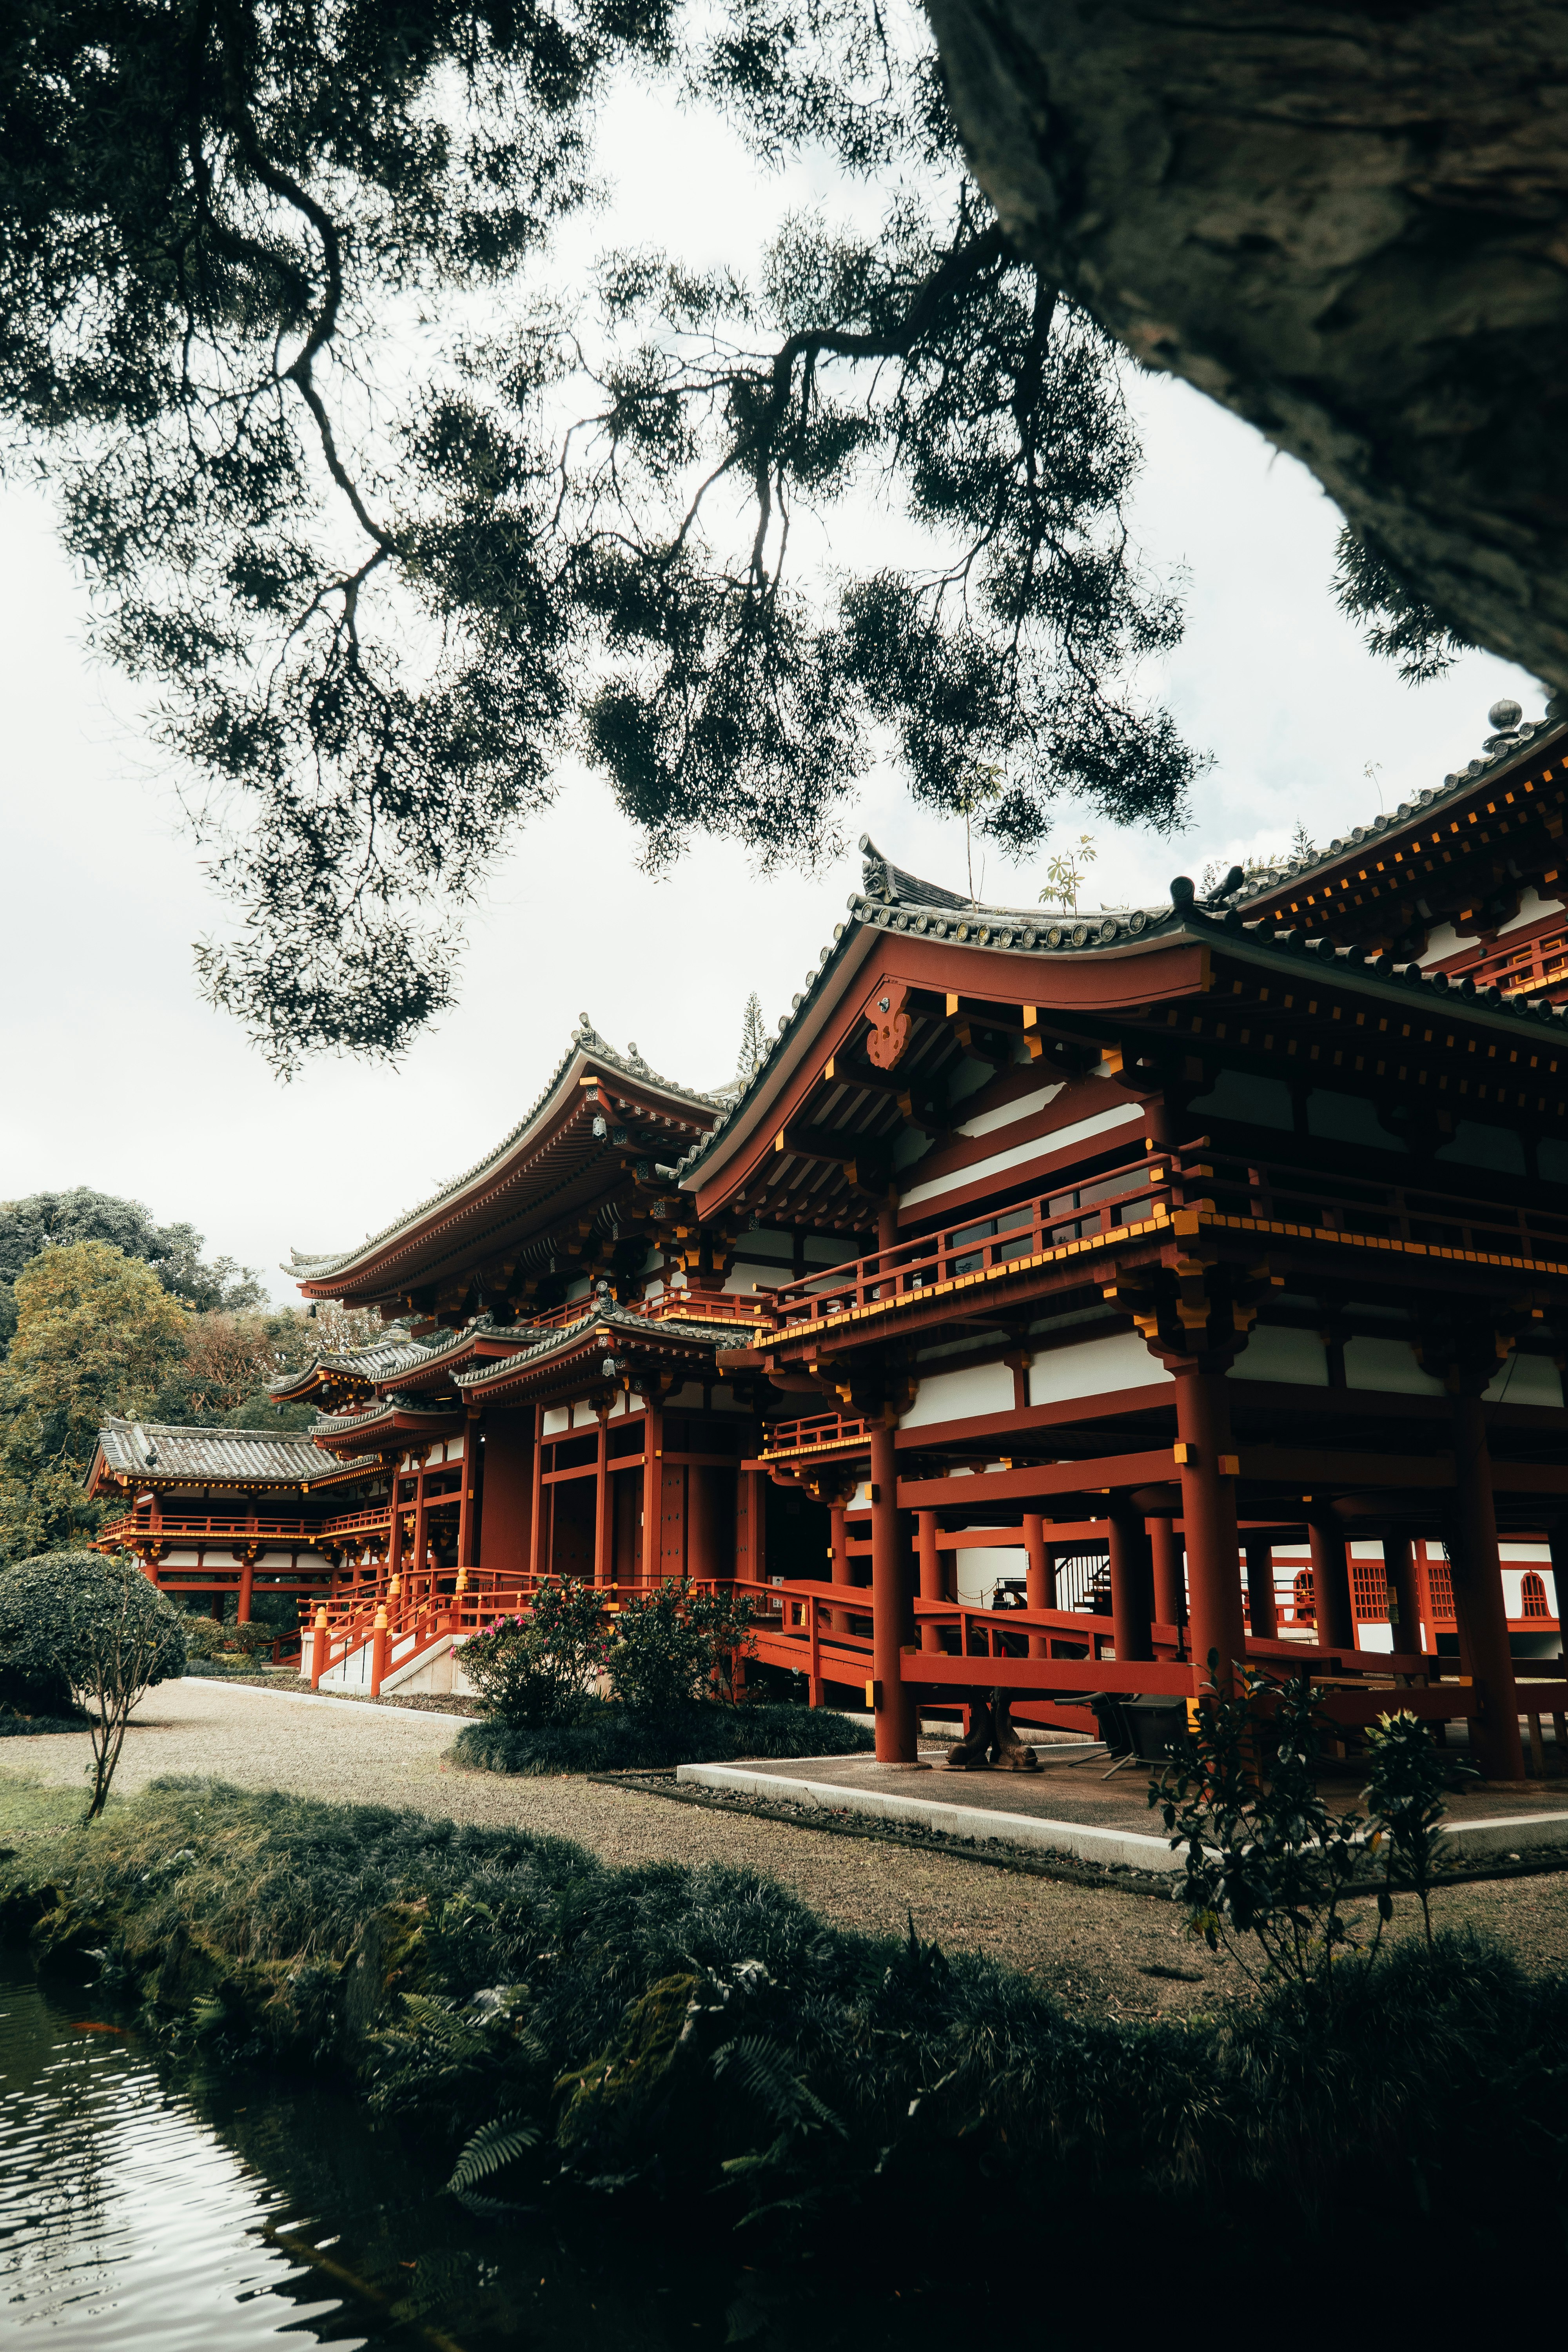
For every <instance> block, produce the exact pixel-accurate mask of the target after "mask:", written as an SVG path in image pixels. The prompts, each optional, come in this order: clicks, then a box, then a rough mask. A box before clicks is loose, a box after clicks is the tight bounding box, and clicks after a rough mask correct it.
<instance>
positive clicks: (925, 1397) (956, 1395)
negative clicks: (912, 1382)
mask: <svg viewBox="0 0 1568 2352" xmlns="http://www.w3.org/2000/svg"><path fill="white" fill-rule="evenodd" d="M920 1383H921V1384H920V1388H919V1390H918V1391H917V1393H916V1396H915V1401H914V1402H913V1404H912V1405H911V1406H910V1410H909V1411H908V1412H906V1413H905V1414H904V1416H903V1419H902V1422H901V1423H900V1427H901V1428H904V1429H927V1428H929V1427H930V1426H931V1423H933V1422H937V1421H967V1420H969V1419H970V1418H971V1417H972V1416H973V1415H974V1414H977V1413H986V1414H990V1413H996V1412H1012V1410H1013V1375H1012V1373H1011V1372H1010V1371H1009V1370H1008V1369H1007V1367H1006V1365H1005V1364H970V1365H968V1366H967V1367H966V1368H965V1369H964V1370H963V1371H958V1372H932V1373H931V1374H929V1375H928V1374H925V1373H922V1374H921V1376H920Z"/></svg>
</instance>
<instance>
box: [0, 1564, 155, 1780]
mask: <svg viewBox="0 0 1568 2352" xmlns="http://www.w3.org/2000/svg"><path fill="white" fill-rule="evenodd" d="M184 1664H185V1643H184V1633H183V1631H182V1628H181V1619H180V1612H179V1611H178V1610H177V1609H175V1608H174V1606H173V1605H172V1603H171V1602H170V1601H167V1600H166V1599H165V1598H164V1596H163V1593H161V1592H160V1591H159V1590H158V1588H157V1586H156V1585H155V1584H153V1582H152V1581H151V1580H149V1579H148V1578H147V1577H146V1576H144V1575H143V1574H142V1570H141V1569H140V1568H139V1567H138V1565H137V1563H136V1562H135V1561H134V1560H132V1559H127V1558H126V1557H125V1556H124V1555H123V1554H120V1555H117V1556H116V1557H114V1558H112V1559H104V1558H103V1556H102V1555H101V1554H100V1553H99V1552H95V1551H54V1552H41V1553H39V1554H38V1556H37V1559H25V1560H22V1561H19V1562H18V1563H17V1565H16V1567H14V1568H8V1569H6V1570H5V1572H4V1573H3V1574H0V1665H4V1666H5V1667H8V1668H10V1669H12V1670H13V1671H15V1672H16V1673H17V1674H19V1675H23V1676H25V1677H26V1678H27V1679H28V1680H30V1681H37V1679H39V1678H40V1677H42V1676H45V1675H50V1674H58V1675H61V1676H63V1677H64V1680H65V1682H66V1683H67V1685H68V1688H69V1690H70V1692H71V1695H72V1696H73V1697H74V1698H75V1699H76V1700H77V1701H78V1702H79V1703H81V1702H89V1703H90V1705H91V1706H92V1708H93V1710H94V1712H93V1714H92V1716H91V1718H90V1722H89V1728H90V1730H91V1734H92V1753H91V1760H90V1762H89V1766H88V1771H89V1778H90V1780H91V1781H92V1797H91V1801H90V1803H89V1807H88V1818H89V1821H90V1820H92V1819H94V1818H95V1817H96V1816H97V1815H98V1814H99V1813H100V1812H101V1811H103V1805H104V1800H105V1798H106V1797H107V1796H108V1794H109V1785H110V1781H111V1780H113V1778H114V1768H115V1766H116V1765H117V1764H118V1762H119V1761H120V1750H121V1746H122V1744H123V1742H124V1738H125V1725H126V1720H127V1718H128V1717H129V1716H130V1713H131V1710H132V1707H133V1706H135V1704H136V1702H137V1700H138V1699H139V1698H140V1697H141V1696H142V1692H143V1691H145V1690H147V1689H149V1688H150V1687H151V1686H152V1685H153V1684H154V1683H161V1682H163V1681H164V1680H165V1679H167V1678H168V1677H170V1676H172V1675H181V1674H183V1673H184Z"/></svg>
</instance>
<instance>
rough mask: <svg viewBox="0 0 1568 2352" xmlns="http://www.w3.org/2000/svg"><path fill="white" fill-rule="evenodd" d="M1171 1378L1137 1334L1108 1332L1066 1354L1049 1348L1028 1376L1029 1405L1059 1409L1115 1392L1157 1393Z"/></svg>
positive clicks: (1066, 1351)
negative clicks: (1057, 1406) (1076, 1399)
mask: <svg viewBox="0 0 1568 2352" xmlns="http://www.w3.org/2000/svg"><path fill="white" fill-rule="evenodd" d="M1173 1378H1174V1375H1173V1373H1171V1372H1168V1371H1167V1370H1165V1367H1164V1365H1163V1364H1162V1363H1161V1362H1160V1360H1159V1359H1158V1358H1157V1357H1154V1356H1152V1355H1151V1354H1150V1353H1149V1350H1148V1349H1147V1348H1146V1347H1145V1346H1144V1344H1143V1341H1142V1339H1141V1337H1140V1336H1139V1334H1138V1333H1137V1332H1136V1331H1108V1332H1107V1333H1106V1334H1105V1336H1104V1338H1103V1339H1080V1340H1079V1341H1078V1343H1077V1344H1076V1346H1073V1347H1070V1348H1049V1349H1047V1350H1046V1351H1045V1353H1044V1354H1042V1355H1038V1356H1037V1357H1036V1358H1035V1360H1034V1363H1033V1365H1032V1366H1031V1368H1030V1371H1029V1402H1030V1403H1031V1404H1058V1403H1065V1402H1068V1401H1070V1400H1071V1399H1072V1398H1073V1397H1086V1396H1108V1395H1109V1394H1110V1391H1112V1390H1114V1389H1144V1388H1161V1387H1163V1386H1164V1385H1165V1384H1166V1383H1167V1382H1168V1381H1171V1380H1173Z"/></svg>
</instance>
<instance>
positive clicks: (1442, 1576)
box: [1426, 1552, 1454, 1625]
mask: <svg viewBox="0 0 1568 2352" xmlns="http://www.w3.org/2000/svg"><path fill="white" fill-rule="evenodd" d="M1426 1589H1427V1591H1429V1592H1430V1593H1431V1595H1432V1614H1433V1616H1434V1617H1435V1618H1436V1619H1437V1621H1438V1622H1439V1623H1443V1622H1447V1623H1448V1624H1450V1625H1451V1624H1452V1623H1453V1622H1454V1580H1453V1578H1452V1577H1451V1576H1450V1575H1449V1573H1448V1563H1447V1560H1446V1559H1437V1558H1436V1556H1435V1555H1434V1554H1433V1553H1431V1552H1428V1553H1427V1555H1426Z"/></svg>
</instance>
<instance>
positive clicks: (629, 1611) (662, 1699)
mask: <svg viewBox="0 0 1568 2352" xmlns="http://www.w3.org/2000/svg"><path fill="white" fill-rule="evenodd" d="M751 1622H752V1601H751V1600H750V1598H749V1596H748V1595H746V1594H744V1593H740V1592H737V1591H735V1590H734V1589H733V1587H732V1586H721V1587H720V1588H719V1589H718V1590H716V1591H706V1590H696V1591H694V1590H693V1588H692V1587H691V1586H690V1585H689V1584H688V1583H684V1582H683V1583H680V1584H661V1585H660V1586H659V1588H658V1591H656V1592H649V1593H647V1594H645V1595H643V1596H642V1597H640V1598H639V1599H637V1600H636V1601H627V1603H626V1607H625V1608H624V1609H623V1610H622V1611H621V1612H620V1615H619V1616H618V1617H617V1619H616V1645H615V1647H614V1649H613V1650H612V1651H611V1652H610V1658H609V1676H610V1688H611V1689H612V1690H613V1691H614V1693H615V1695H616V1697H617V1698H618V1699H620V1700H621V1701H622V1702H623V1703H624V1704H625V1705H626V1706H636V1707H642V1708H645V1709H646V1710H647V1711H648V1712H649V1713H650V1714H661V1713H665V1712H668V1710H669V1709H670V1708H671V1707H678V1706H689V1704H690V1702H691V1701H692V1700H693V1699H695V1698H703V1697H707V1696H709V1695H710V1690H712V1691H713V1693H714V1695H715V1696H719V1697H721V1698H725V1699H728V1700H730V1701H731V1704H732V1703H733V1700H734V1696H735V1690H734V1662H735V1659H736V1657H737V1656H739V1655H743V1654H745V1653H746V1652H747V1651H748V1650H752V1649H754V1648H755V1647H756V1643H754V1641H753V1640H752V1636H751V1633H750V1631H749V1629H750V1626H751Z"/></svg>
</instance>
